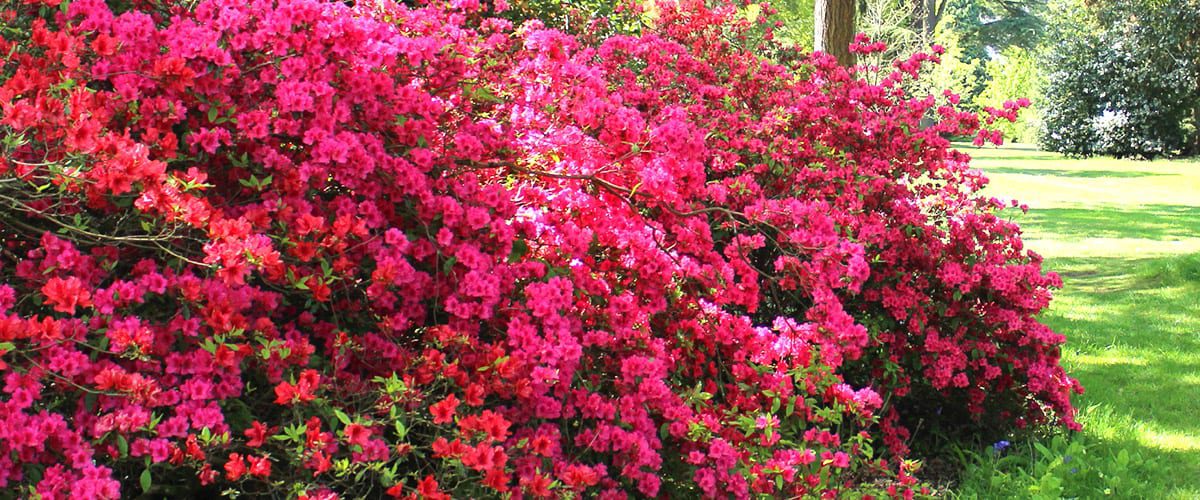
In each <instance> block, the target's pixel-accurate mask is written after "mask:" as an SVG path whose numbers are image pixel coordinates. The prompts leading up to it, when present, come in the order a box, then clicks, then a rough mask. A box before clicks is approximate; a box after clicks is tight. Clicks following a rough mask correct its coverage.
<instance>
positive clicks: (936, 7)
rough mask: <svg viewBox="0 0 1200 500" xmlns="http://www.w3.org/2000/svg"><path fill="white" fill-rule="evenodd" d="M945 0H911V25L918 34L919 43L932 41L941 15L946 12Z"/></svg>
mask: <svg viewBox="0 0 1200 500" xmlns="http://www.w3.org/2000/svg"><path fill="white" fill-rule="evenodd" d="M946 3H947V2H946V0H913V1H912V6H913V11H912V20H911V26H912V30H913V32H914V33H917V34H919V35H920V36H921V37H922V38H921V43H923V44H930V43H933V33H934V31H935V30H937V26H938V23H940V22H941V21H942V15H943V14H945V12H946Z"/></svg>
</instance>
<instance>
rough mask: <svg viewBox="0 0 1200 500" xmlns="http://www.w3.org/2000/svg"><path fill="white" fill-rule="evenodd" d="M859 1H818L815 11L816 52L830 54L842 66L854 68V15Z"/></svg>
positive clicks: (814, 40)
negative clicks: (851, 49) (852, 43)
mask: <svg viewBox="0 0 1200 500" xmlns="http://www.w3.org/2000/svg"><path fill="white" fill-rule="evenodd" d="M857 6H858V0H817V1H816V6H815V7H814V9H813V21H814V22H813V24H814V25H815V30H814V33H813V43H814V45H815V47H813V48H814V49H816V50H819V51H823V52H828V53H830V54H832V55H833V57H836V58H837V60H838V63H839V64H841V65H842V66H853V65H854V62H855V57H854V54H852V53H850V43H851V42H853V41H854V15H855V9H856V8H857Z"/></svg>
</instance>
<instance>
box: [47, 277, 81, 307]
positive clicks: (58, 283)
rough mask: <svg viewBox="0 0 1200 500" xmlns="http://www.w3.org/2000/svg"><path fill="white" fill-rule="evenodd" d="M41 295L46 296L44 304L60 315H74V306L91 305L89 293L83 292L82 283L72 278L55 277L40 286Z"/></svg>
mask: <svg viewBox="0 0 1200 500" xmlns="http://www.w3.org/2000/svg"><path fill="white" fill-rule="evenodd" d="M42 294H43V295H45V296H46V303H48V304H50V306H51V307H53V308H54V310H55V311H58V312H61V313H66V314H75V307H76V306H79V307H87V306H90V305H92V295H91V293H90V292H88V291H87V290H85V289H84V284H83V282H82V281H80V280H79V278H76V277H74V276H71V277H68V278H67V279H63V278H59V277H57V276H55V277H53V278H50V280H49V281H47V282H46V284H45V285H43V286H42Z"/></svg>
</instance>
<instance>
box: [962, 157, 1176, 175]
mask: <svg viewBox="0 0 1200 500" xmlns="http://www.w3.org/2000/svg"><path fill="white" fill-rule="evenodd" d="M1055 159H1056V158H1053V157H1037V156H1006V157H1004V158H998V159H997V160H1055ZM983 171H984V172H986V173H989V174H1019V175H1035V176H1044V177H1078V178H1085V179H1100V178H1122V179H1125V178H1133V177H1158V176H1165V175H1179V174H1166V173H1161V172H1146V171H1143V170H1074V169H1057V168H1024V167H984V168H983Z"/></svg>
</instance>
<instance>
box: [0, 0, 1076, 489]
mask: <svg viewBox="0 0 1200 500" xmlns="http://www.w3.org/2000/svg"><path fill="white" fill-rule="evenodd" d="M2 5H3V10H2V11H0V17H2V18H3V19H5V28H4V31H3V39H2V40H0V52H3V53H6V54H12V56H11V57H10V58H9V59H8V60H7V62H6V63H5V65H4V66H3V67H2V68H0V82H2V83H0V106H2V107H0V110H2V111H0V112H2V115H0V127H2V128H0V130H2V133H3V142H2V144H3V148H4V152H3V162H2V163H0V172H2V176H0V207H2V208H0V217H3V219H4V224H3V225H2V226H0V241H2V242H3V255H4V265H3V267H2V268H0V276H2V283H3V284H2V285H0V349H2V350H3V351H4V354H3V355H2V357H0V360H3V363H0V370H3V375H4V381H3V391H4V394H5V397H6V400H4V401H3V402H0V416H2V417H3V418H0V422H2V424H0V485H3V486H4V487H5V488H8V491H11V492H15V493H14V494H15V495H32V494H35V493H36V494H38V495H41V496H42V497H44V498H65V497H67V496H75V497H79V498H89V497H91V498H112V497H115V496H117V495H118V493H119V492H133V491H137V490H138V489H139V488H140V489H142V490H145V491H147V492H148V493H150V494H153V495H173V496H180V495H212V494H216V493H219V492H223V491H226V492H231V493H234V494H239V495H247V496H258V495H264V496H265V495H277V494H280V493H287V494H289V495H296V496H300V497H303V498H330V497H333V496H336V495H338V494H346V495H353V496H367V497H378V496H381V495H384V494H389V495H392V496H397V497H417V496H419V497H421V498H445V497H446V496H447V495H454V496H456V497H480V496H495V495H501V494H503V493H513V494H517V493H519V494H521V495H525V496H532V497H545V496H563V497H571V496H588V497H591V496H599V497H602V498H620V497H624V496H627V495H644V496H656V495H670V496H697V495H700V494H703V495H705V496H727V495H731V496H735V497H743V498H744V497H747V496H749V495H751V494H787V495H814V494H822V495H834V494H836V492H837V491H839V490H843V489H853V488H863V489H864V491H870V490H871V489H878V490H880V491H876V492H875V493H877V494H890V495H894V496H903V495H911V494H912V493H913V489H914V487H915V486H914V485H915V480H914V479H913V478H912V477H911V475H910V474H909V472H910V471H909V470H908V468H907V466H905V465H904V464H903V462H901V461H899V458H898V457H901V456H903V454H904V452H905V449H906V443H905V440H906V436H907V435H908V431H907V430H906V426H907V425H909V423H910V422H915V421H916V419H920V418H932V417H931V415H933V410H932V409H933V408H935V407H936V406H937V405H941V406H942V407H944V409H945V411H944V412H943V413H942V414H944V415H951V414H957V413H956V412H961V413H962V414H964V415H971V416H972V417H974V419H975V421H977V422H979V423H980V425H984V426H990V427H995V428H1006V427H1008V426H1011V425H1027V424H1032V423H1039V422H1043V421H1047V420H1048V419H1053V418H1060V419H1061V421H1062V422H1063V423H1065V424H1066V425H1069V426H1074V425H1075V424H1074V421H1073V419H1072V415H1073V413H1074V410H1073V409H1072V407H1071V405H1070V402H1069V399H1068V395H1069V392H1070V391H1071V390H1072V389H1076V390H1077V389H1078V384H1077V383H1076V382H1075V381H1073V380H1072V379H1070V378H1068V377H1067V376H1066V375H1065V374H1064V372H1063V370H1062V368H1061V367H1060V366H1059V364H1058V346H1059V345H1060V344H1061V343H1062V341H1063V339H1062V337H1061V336H1058V335H1056V334H1054V333H1053V332H1051V331H1050V330H1048V329H1047V328H1046V327H1045V326H1043V325H1041V324H1040V323H1038V322H1037V321H1036V320H1035V315H1036V314H1037V313H1038V312H1039V311H1041V310H1042V309H1043V308H1044V307H1045V306H1046V304H1047V303H1048V301H1049V299H1050V288H1051V287H1053V286H1056V285H1057V284H1058V280H1057V278H1056V277H1054V276H1053V275H1045V274H1043V273H1042V272H1041V270H1040V258H1039V257H1038V256H1037V255H1036V254H1033V253H1031V252H1028V251H1026V250H1025V249H1024V248H1023V246H1022V243H1021V240H1020V236H1019V230H1018V228H1017V227H1016V226H1015V225H1013V224H1011V223H1008V222H1006V221H1005V220H1004V219H1002V218H1000V217H998V216H997V211H998V210H999V209H1001V208H1002V207H1001V206H1000V204H999V203H998V202H997V201H995V200H992V199H988V198H985V197H982V196H981V195H979V194H978V190H979V189H980V188H982V187H983V185H984V184H985V183H986V180H985V179H983V178H982V177H981V176H980V174H979V173H978V172H976V171H973V170H970V169H969V168H968V166H967V160H968V158H967V157H966V156H965V155H963V154H961V153H958V152H955V151H953V150H951V149H950V148H949V144H948V143H947V141H946V140H944V139H943V138H942V137H943V134H946V135H949V134H974V133H976V132H977V131H978V128H979V126H980V125H981V123H980V120H979V118H978V117H977V116H975V115H972V114H968V113H964V112H960V111H957V110H955V109H954V108H953V107H950V106H943V107H940V108H938V109H936V112H937V114H938V115H939V116H940V117H941V120H940V121H939V123H937V124H935V125H934V126H931V127H928V128H922V127H919V126H918V121H919V120H920V118H921V117H922V116H924V115H925V114H926V112H927V111H929V108H930V107H931V106H933V102H934V101H933V100H932V99H931V98H923V97H914V96H910V95H907V94H905V93H904V91H903V90H902V88H903V87H902V85H901V84H902V82H904V81H905V80H910V79H912V78H915V77H916V76H917V74H918V72H919V70H920V69H921V68H922V66H923V65H924V64H925V63H927V62H931V61H936V56H934V55H928V54H918V55H916V56H914V57H913V58H912V59H910V60H906V61H900V62H897V63H896V65H895V66H894V68H893V71H892V72H891V73H889V74H883V75H879V78H872V80H874V81H877V82H879V83H877V84H872V83H868V82H867V81H866V80H867V79H866V78H861V79H860V78H856V77H855V74H853V73H849V72H847V70H846V69H844V68H840V67H838V66H837V65H836V64H835V62H834V61H833V60H832V59H830V58H829V57H828V56H814V57H811V58H806V59H804V60H803V61H800V62H798V63H797V64H795V65H793V66H788V67H784V66H780V65H776V64H772V63H771V62H769V61H766V60H763V59H760V58H758V57H755V56H753V55H751V54H753V52H754V51H755V50H756V49H757V48H758V47H757V45H756V43H758V42H756V41H755V39H752V38H748V37H745V36H743V35H742V33H745V32H747V31H748V30H750V29H752V28H753V29H759V27H752V26H750V22H749V21H748V20H746V18H745V17H744V16H740V15H738V14H737V12H736V9H734V8H733V7H728V6H725V7H717V8H712V9H710V8H706V7H704V6H703V5H702V3H701V2H682V5H681V6H679V7H678V8H671V7H668V6H661V10H660V11H659V12H658V14H657V15H656V16H655V17H653V22H654V25H653V29H649V30H647V31H646V33H644V34H641V35H638V36H631V35H620V36H612V37H609V38H607V39H604V40H602V41H595V42H594V43H593V42H585V41H584V40H587V38H586V37H583V38H576V37H574V36H571V35H566V34H563V33H561V32H559V31H555V30H550V29H545V28H544V27H543V26H542V25H541V24H540V23H538V22H536V21H535V22H530V23H526V24H524V25H523V26H521V27H517V28H514V27H513V26H512V25H511V23H510V22H508V21H505V20H502V19H497V18H493V17H490V14H491V12H490V11H489V9H493V8H494V9H496V10H501V9H503V7H504V2H501V1H496V2H493V3H490V4H489V5H487V6H484V7H481V6H480V4H479V2H473V1H470V0H463V1H455V2H451V3H449V4H448V5H447V4H444V3H437V4H429V5H425V4H422V5H418V6H408V5H402V4H396V3H391V2H387V1H382V2H357V3H356V5H354V6H348V5H346V4H344V3H340V2H323V1H318V0H279V1H265V0H255V1H251V2H235V1H232V0H200V1H198V2H194V3H189V4H186V5H185V4H169V3H168V4H163V3H159V2H148V1H138V0H135V1H132V2H121V3H105V2H101V1H99V0H74V1H72V2H69V3H67V2H63V3H58V2H57V1H56V0H51V1H47V2H44V3H43V4H36V3H31V2H25V1H21V2H8V3H4V4H2ZM857 50H863V51H866V50H877V46H876V45H874V44H871V43H870V42H869V41H867V40H860V41H859V43H858V44H857ZM1016 107H1017V106H1016V105H1012V106H1008V107H1006V108H1005V109H1004V110H1002V111H999V112H996V113H997V115H998V116H1008V117H1011V116H1012V115H1013V114H1014V113H1015V108H1016ZM993 118H994V117H989V118H988V120H992V119H993ZM979 133H980V137H981V138H983V137H987V136H990V135H991V134H990V133H988V132H986V131H985V132H979ZM935 401H938V403H935ZM881 443H882V445H883V447H886V448H887V451H886V452H885V451H884V450H883V449H882V448H883V447H881V446H880V444H881ZM878 477H885V478H890V479H886V480H885V481H882V482H880V481H875V480H871V481H857V480H858V479H861V478H878Z"/></svg>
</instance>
